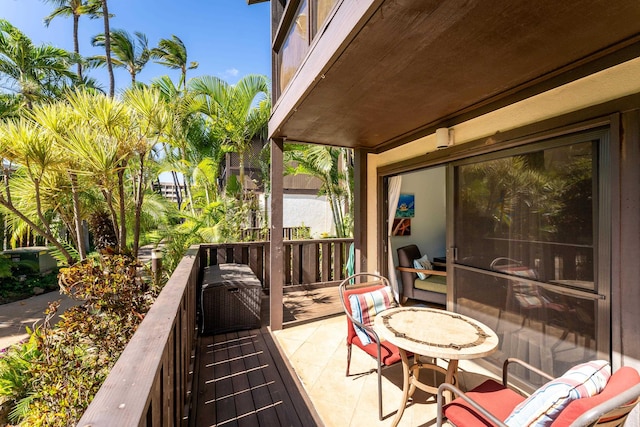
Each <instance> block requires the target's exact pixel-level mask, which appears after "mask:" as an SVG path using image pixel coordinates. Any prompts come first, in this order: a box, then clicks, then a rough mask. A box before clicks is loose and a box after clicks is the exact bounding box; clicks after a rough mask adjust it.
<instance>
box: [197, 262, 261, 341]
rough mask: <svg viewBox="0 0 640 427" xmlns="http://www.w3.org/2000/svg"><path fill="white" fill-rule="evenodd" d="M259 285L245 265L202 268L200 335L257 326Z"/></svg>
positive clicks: (220, 265)
mask: <svg viewBox="0 0 640 427" xmlns="http://www.w3.org/2000/svg"><path fill="white" fill-rule="evenodd" d="M261 296H262V285H261V284H260V280H258V278H257V277H256V275H255V274H254V273H253V271H251V268H250V267H249V266H248V265H245V264H218V265H212V266H209V267H205V269H204V274H203V278H202V288H201V298H200V304H201V311H202V325H201V330H200V332H201V333H202V334H219V333H224V332H233V331H238V330H243V329H255V328H260V326H261V323H262V322H261V318H260V309H261V302H260V301H261Z"/></svg>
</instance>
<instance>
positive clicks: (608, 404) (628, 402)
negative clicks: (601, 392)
mask: <svg viewBox="0 0 640 427" xmlns="http://www.w3.org/2000/svg"><path fill="white" fill-rule="evenodd" d="M638 396H640V384H637V385H635V386H634V387H632V388H630V389H628V390H625V391H624V392H622V393H620V394H618V395H616V396H614V397H612V398H611V399H608V400H606V401H604V402H602V403H601V404H599V405H598V406H595V407H593V408H591V409H589V410H588V411H586V412H585V413H584V414H582V415H580V417H578V418H577V419H576V420H575V421H574V422H572V423H571V426H570V427H582V426H591V425H593V424H594V423H595V422H596V421H598V419H600V417H602V416H603V415H607V416H610V415H611V416H613V417H614V418H619V417H625V418H626V416H627V414H628V413H629V412H631V410H632V409H633V407H634V406H636V405H637V404H638ZM623 420H624V419H622V420H618V421H623ZM616 425H618V424H616ZM619 425H622V424H619Z"/></svg>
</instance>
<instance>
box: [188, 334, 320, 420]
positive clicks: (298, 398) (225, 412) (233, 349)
mask: <svg viewBox="0 0 640 427" xmlns="http://www.w3.org/2000/svg"><path fill="white" fill-rule="evenodd" d="M197 357H198V369H197V371H196V372H197V389H196V390H194V400H195V407H194V411H193V412H192V413H191V422H190V425H191V426H195V427H204V426H207V427H209V426H229V427H232V426H238V427H242V426H247V427H255V426H300V427H303V426H304V427H306V426H318V425H321V423H320V422H319V421H318V420H317V415H316V414H315V412H314V410H313V408H311V407H310V404H309V403H308V398H307V396H306V395H305V394H304V393H301V392H300V391H299V388H298V384H297V379H296V378H294V376H293V375H292V374H291V372H290V368H289V366H288V364H287V362H286V361H284V360H283V359H282V357H281V356H280V353H279V351H278V350H277V348H276V344H275V343H274V342H273V339H272V337H271V335H270V333H269V332H268V330H267V329H266V328H262V329H253V330H248V331H238V332H233V333H227V334H220V335H215V336H202V337H200V346H199V355H198V356H197Z"/></svg>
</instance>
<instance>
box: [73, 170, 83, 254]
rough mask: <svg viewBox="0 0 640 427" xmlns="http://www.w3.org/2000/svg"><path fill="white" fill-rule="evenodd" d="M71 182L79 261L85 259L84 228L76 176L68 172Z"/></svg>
mask: <svg viewBox="0 0 640 427" xmlns="http://www.w3.org/2000/svg"><path fill="white" fill-rule="evenodd" d="M69 179H70V180H71V194H72V196H73V221H74V225H75V229H76V230H75V232H76V239H77V240H76V243H77V245H78V254H79V255H80V261H82V260H84V259H85V258H86V257H87V248H86V247H85V246H84V227H82V218H81V215H80V199H79V198H78V177H77V176H76V174H74V173H72V172H69Z"/></svg>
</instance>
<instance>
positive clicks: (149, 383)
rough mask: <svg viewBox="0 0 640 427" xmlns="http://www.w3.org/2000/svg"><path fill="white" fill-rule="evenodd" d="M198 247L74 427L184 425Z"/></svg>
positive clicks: (192, 251)
mask: <svg viewBox="0 0 640 427" xmlns="http://www.w3.org/2000/svg"><path fill="white" fill-rule="evenodd" d="M199 271H200V260H199V257H198V248H197V247H192V248H191V249H189V251H188V252H187V254H186V255H185V257H184V258H183V259H182V261H181V262H180V264H179V265H178V267H177V268H176V270H175V271H174V272H173V275H172V276H171V278H170V279H169V282H168V283H167V284H166V285H165V287H164V289H163V290H162V292H161V293H160V295H159V296H158V299H157V300H156V302H155V303H154V304H153V306H152V307H151V309H150V310H149V312H148V313H147V315H146V316H145V318H144V320H143V321H142V323H140V326H139V327H138V330H137V331H136V333H135V334H134V335H133V337H132V338H131V341H130V342H129V344H128V345H127V346H126V347H125V349H124V351H123V352H122V355H121V356H120V358H119V359H118V361H117V362H116V364H115V365H114V366H113V368H112V369H111V372H110V373H109V375H108V376H107V378H106V380H105V382H104V383H103V384H102V387H101V388H100V390H99V391H98V393H97V394H96V396H95V398H94V399H93V401H92V402H91V405H89V407H88V408H87V410H86V411H85V413H84V415H83V416H82V418H81V419H80V422H79V423H78V426H83V427H89V426H91V427H103V426H104V427H107V426H108V427H111V426H144V425H147V426H179V425H186V422H185V420H186V419H187V415H188V408H189V401H188V397H187V396H188V393H187V392H188V391H189V390H191V381H192V380H193V379H192V378H190V376H189V372H193V369H192V367H191V363H193V362H194V359H193V357H192V356H193V351H194V348H195V345H194V344H195V336H196V288H197V286H196V285H197V281H198V273H199Z"/></svg>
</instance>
